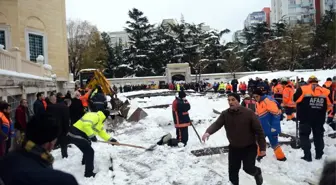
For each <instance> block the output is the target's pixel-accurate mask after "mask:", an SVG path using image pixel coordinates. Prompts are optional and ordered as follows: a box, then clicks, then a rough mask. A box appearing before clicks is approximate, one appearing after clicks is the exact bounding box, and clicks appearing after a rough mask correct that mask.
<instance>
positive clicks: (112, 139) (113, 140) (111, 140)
mask: <svg viewBox="0 0 336 185" xmlns="http://www.w3.org/2000/svg"><path fill="white" fill-rule="evenodd" d="M109 141H110V142H114V143H117V142H118V141H117V140H116V139H114V138H113V137H112V138H111V139H110V140H109ZM112 146H114V145H113V144H112Z"/></svg>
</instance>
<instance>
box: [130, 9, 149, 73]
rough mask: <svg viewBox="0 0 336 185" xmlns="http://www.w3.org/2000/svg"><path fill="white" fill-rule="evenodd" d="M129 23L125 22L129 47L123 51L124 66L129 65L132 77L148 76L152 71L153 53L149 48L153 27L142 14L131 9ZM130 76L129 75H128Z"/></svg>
mask: <svg viewBox="0 0 336 185" xmlns="http://www.w3.org/2000/svg"><path fill="white" fill-rule="evenodd" d="M128 15H129V17H130V19H131V20H130V21H127V22H126V24H127V27H126V28H125V31H126V32H127V33H128V35H129V39H130V41H129V43H128V44H129V46H128V48H126V49H125V50H124V57H125V60H124V64H126V65H129V66H130V68H131V69H132V70H133V72H134V73H133V74H132V75H136V76H150V75H153V74H154V72H153V71H152V67H153V65H152V62H153V60H152V58H153V53H154V51H153V50H152V47H151V42H152V36H153V27H154V26H153V25H151V24H149V21H148V19H147V17H146V16H144V13H143V12H141V11H140V10H138V9H136V8H133V9H132V11H129V12H128ZM130 75H131V74H130Z"/></svg>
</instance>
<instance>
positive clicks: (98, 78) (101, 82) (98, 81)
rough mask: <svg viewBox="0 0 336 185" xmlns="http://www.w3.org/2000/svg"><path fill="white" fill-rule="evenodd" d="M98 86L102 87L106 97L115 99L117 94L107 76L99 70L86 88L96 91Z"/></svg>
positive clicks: (94, 73) (95, 71) (94, 72)
mask: <svg viewBox="0 0 336 185" xmlns="http://www.w3.org/2000/svg"><path fill="white" fill-rule="evenodd" d="M97 86H101V88H102V90H103V92H104V94H105V95H110V96H111V97H113V96H114V95H115V94H116V93H115V92H114V91H113V89H112V88H111V86H110V84H109V82H108V81H107V79H106V78H105V76H104V75H103V74H102V73H101V72H100V71H99V70H94V71H93V76H92V77H91V79H90V81H89V82H88V83H87V84H86V88H89V89H95V88H96V87H97Z"/></svg>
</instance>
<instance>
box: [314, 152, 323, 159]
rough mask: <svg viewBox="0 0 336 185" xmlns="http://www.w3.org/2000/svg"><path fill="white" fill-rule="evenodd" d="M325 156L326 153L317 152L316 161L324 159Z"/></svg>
mask: <svg viewBox="0 0 336 185" xmlns="http://www.w3.org/2000/svg"><path fill="white" fill-rule="evenodd" d="M323 154H324V152H316V156H315V159H317V160H319V159H322V156H323Z"/></svg>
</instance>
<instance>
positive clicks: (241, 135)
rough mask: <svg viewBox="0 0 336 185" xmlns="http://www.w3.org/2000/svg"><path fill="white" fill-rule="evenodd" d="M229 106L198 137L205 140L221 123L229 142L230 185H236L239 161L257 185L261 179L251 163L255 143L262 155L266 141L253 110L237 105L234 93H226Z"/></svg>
mask: <svg viewBox="0 0 336 185" xmlns="http://www.w3.org/2000/svg"><path fill="white" fill-rule="evenodd" d="M228 102H229V105H230V108H228V109H226V110H225V111H223V112H222V113H221V115H220V116H219V117H218V118H217V120H216V121H215V122H214V123H213V124H211V125H210V126H209V127H208V129H207V130H206V131H205V133H204V135H203V137H202V140H203V142H205V141H206V140H207V139H208V138H209V136H210V135H212V134H214V133H216V132H217V131H218V130H219V129H220V128H222V127H223V126H224V127H225V130H226V136H227V138H228V140H229V142H230V145H229V179H230V181H231V183H232V184H233V185H238V184H239V170H240V167H241V163H242V162H243V170H244V171H245V172H246V173H247V174H249V175H251V176H254V178H255V181H256V184H257V185H261V184H262V183H263V178H262V175H261V169H260V168H258V167H256V166H255V161H256V157H257V144H256V142H257V143H258V145H259V146H260V150H261V153H262V155H266V153H265V151H266V141H265V136H264V132H263V129H262V127H261V125H260V122H259V120H258V118H257V116H256V115H255V113H254V112H253V111H251V110H250V109H248V108H245V107H243V106H240V104H239V102H240V96H239V95H238V94H236V93H231V94H229V95H228Z"/></svg>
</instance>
